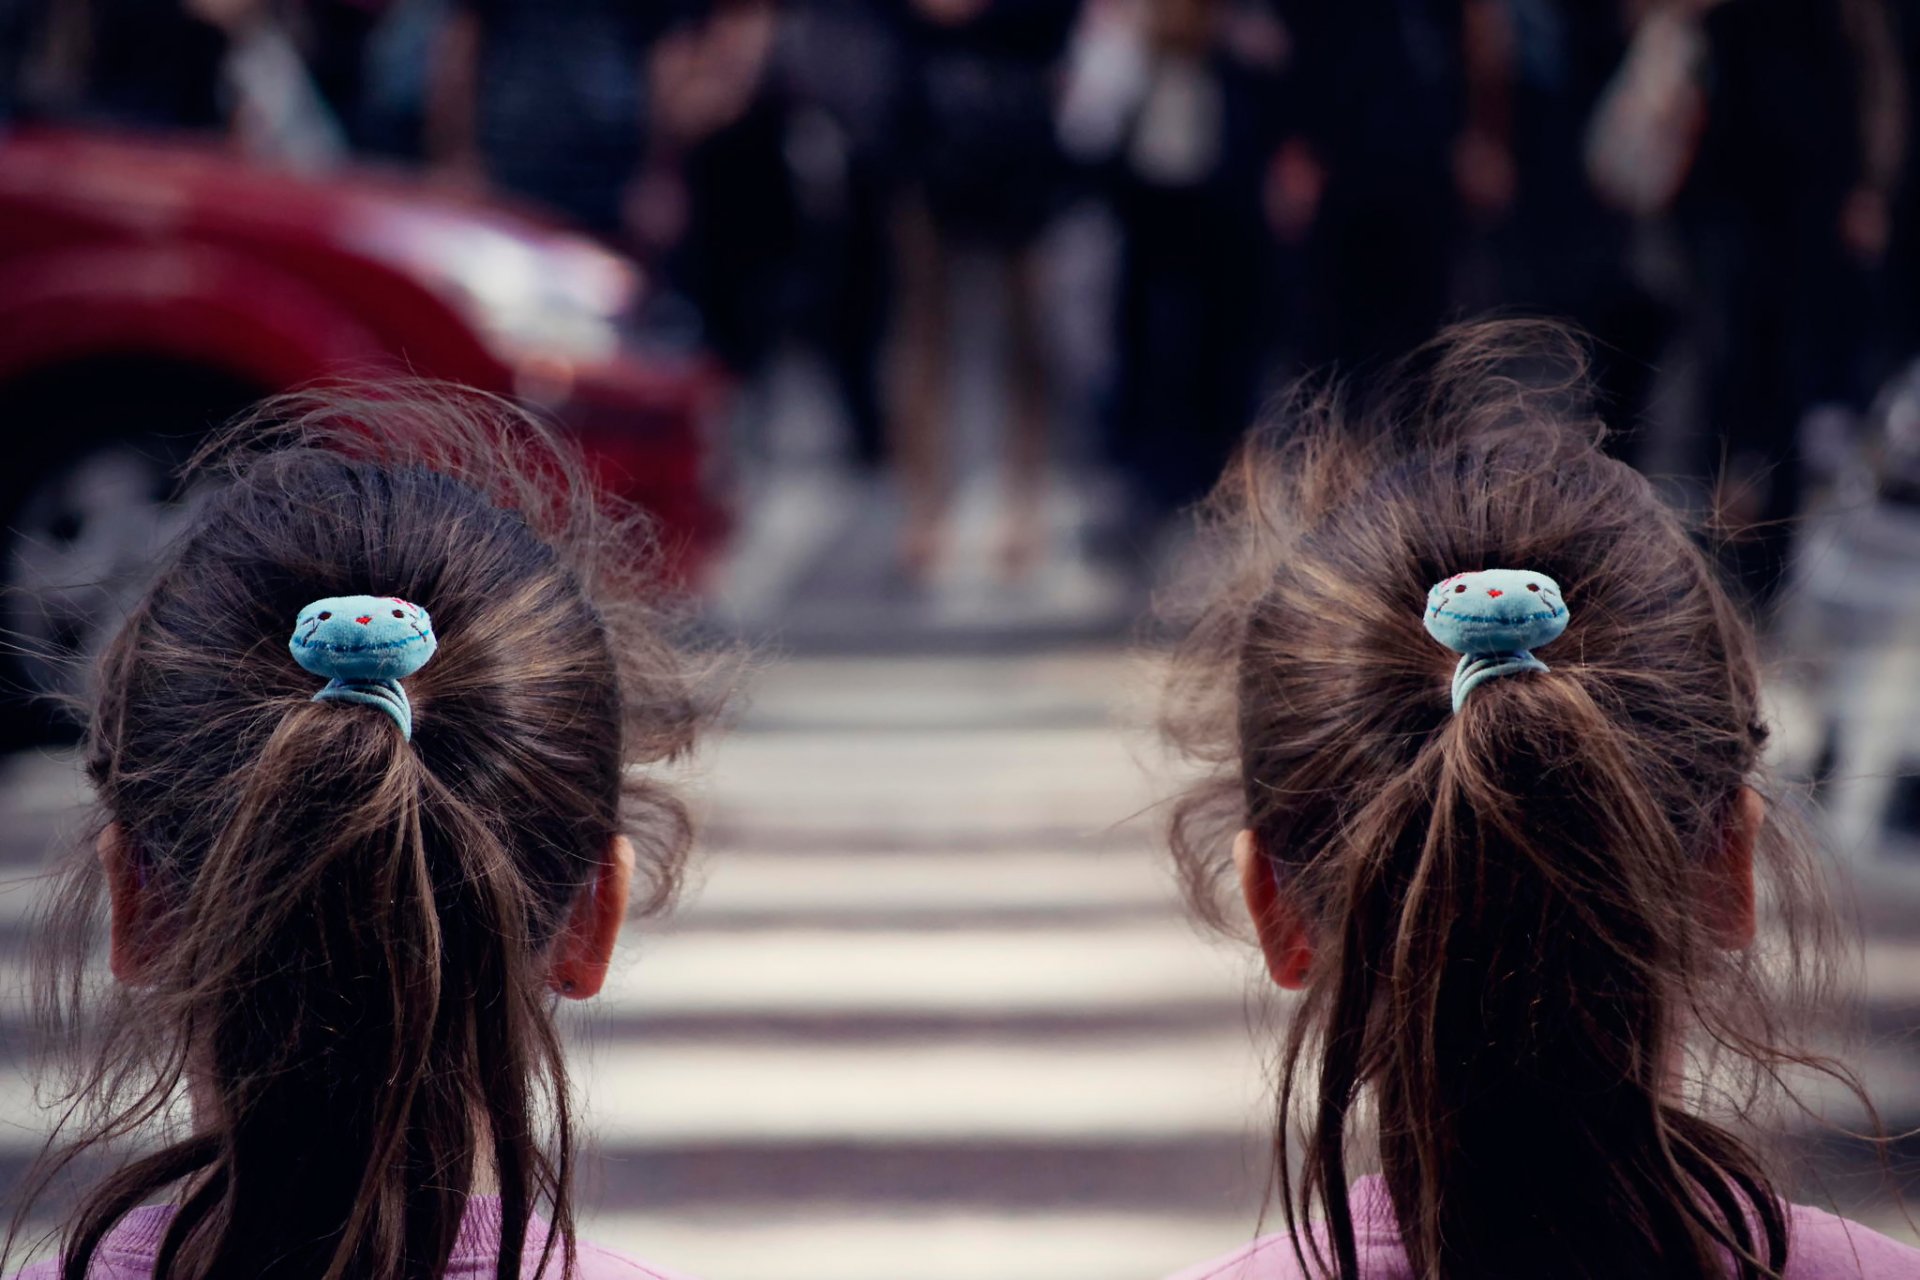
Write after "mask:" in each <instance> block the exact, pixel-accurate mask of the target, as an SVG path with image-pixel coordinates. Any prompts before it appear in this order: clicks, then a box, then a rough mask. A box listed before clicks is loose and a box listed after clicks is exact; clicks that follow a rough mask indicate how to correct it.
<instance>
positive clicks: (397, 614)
mask: <svg viewBox="0 0 1920 1280" xmlns="http://www.w3.org/2000/svg"><path fill="white" fill-rule="evenodd" d="M393 616H394V617H396V618H404V617H406V616H407V615H406V614H404V613H402V612H401V611H400V610H398V609H395V610H394V611H393Z"/></svg>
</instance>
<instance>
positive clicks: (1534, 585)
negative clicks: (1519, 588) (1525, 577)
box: [1527, 582, 1540, 591]
mask: <svg viewBox="0 0 1920 1280" xmlns="http://www.w3.org/2000/svg"><path fill="white" fill-rule="evenodd" d="M1539 589H1540V584H1539V583H1537V582H1529V583H1528V584H1527V590H1529V591H1538V590H1539Z"/></svg>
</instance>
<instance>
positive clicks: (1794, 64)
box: [1676, 0, 1906, 604]
mask: <svg viewBox="0 0 1920 1280" xmlns="http://www.w3.org/2000/svg"><path fill="white" fill-rule="evenodd" d="M1691 2H1692V3H1693V4H1695V6H1696V8H1704V13H1702V14H1701V15H1700V17H1699V19H1698V21H1699V23H1700V26H1701V30H1702V33H1703V36H1704V47H1705V59H1706V61H1705V66H1704V68H1703V72H1704V76H1703V80H1702V83H1703V85H1704V110H1705V124H1704V128H1703V131H1702V134H1701V140H1700V146H1699V153H1698V157H1697V159H1696V160H1695V162H1694V164H1693V166H1692V170H1691V172H1690V173H1689V175H1688V177H1687V181H1686V185H1685V187H1684V188H1683V189H1682V190H1681V192H1680V194H1679V198H1678V201H1677V204H1676V215H1677V217H1678V220H1679V223H1680V225H1681V227H1682V228H1683V230H1684V233H1685V236H1686V242H1687V247H1688V254H1689V258H1690V266H1691V269H1692V272H1693V280H1694V289H1695V294H1696V301H1697V312H1696V315H1695V317H1694V329H1695V333H1696V339H1697V343H1698V347H1699V350H1700V352H1701V355H1702V360H1703V366H1704V368H1703V372H1704V381H1705V388H1704V391H1705V400H1706V419H1707V422H1706V425H1707V430H1706V432H1705V433H1703V434H1702V436H1701V437H1700V439H1699V441H1698V443H1697V446H1696V448H1695V451H1694V457H1693V461H1692V463H1691V464H1690V466H1689V468H1688V469H1689V471H1690V472H1691V473H1692V474H1694V475H1697V476H1700V477H1706V478H1710V479H1711V480H1712V482H1713V483H1715V484H1716V486H1717V493H1716V500H1715V504H1714V505H1715V508H1716V510H1717V511H1718V512H1719V514H1720V515H1721V517H1722V518H1723V519H1724V520H1725V521H1726V522H1727V523H1728V525H1729V526H1730V529H1731V530H1732V531H1733V532H1734V533H1735V535H1736V536H1735V538H1734V539H1733V541H1732V543H1731V545H1730V554H1731V556H1732V560H1733V563H1734V566H1735V568H1736V570H1737V572H1738V574H1739V577H1740V579H1741V581H1742V583H1743V584H1744V586H1745V588H1746V590H1747V591H1748V593H1749V595H1751V596H1752V597H1753V599H1754V600H1756V601H1758V602H1760V603H1762V604H1764V603H1767V602H1768V601H1770V599H1771V597H1772V594H1773V592H1774V591H1775V589H1776V588H1777V587H1778V586H1779V584H1780V583H1781V581H1782V580H1783V574H1784V571H1785V567H1786V562H1787V557H1788V555H1789V553H1790V550H1791V547H1792V538H1793V521H1794V518H1795V517H1796V516H1797V515H1798V514H1799V511H1800V506H1801V501H1802V493H1803V468H1802V459H1801V456H1800V446H1799V440H1798V434H1799V429H1800V425H1801V420H1802V418H1803V417H1804V415H1805V414H1806V412H1807V410H1808V409H1810V408H1811V407H1813V406H1815V405H1818V404H1837V405H1845V406H1849V407H1851V408H1853V409H1856V410H1857V409H1860V408H1863V407H1864V401H1865V396H1866V394H1867V393H1868V390H1869V383H1868V371H1866V370H1864V369H1863V368H1862V367H1861V365H1860V362H1859V357H1860V353H1861V352H1862V350H1863V349H1864V348H1865V346H1866V339H1867V336H1868V334H1869V333H1870V332H1871V330H1872V327H1873V323H1872V314H1873V313H1872V306H1871V302H1872V296H1873V295H1872V290H1871V282H1872V279H1873V276H1874V274H1875V273H1876V272H1877V271H1878V270H1879V269H1880V268H1881V265H1882V263H1883V261H1884V257H1885V254H1886V251H1887V248H1888V244H1889V240H1890V236H1891V231H1892V221H1891V207H1892V205H1891V202H1892V200H1893V197H1894V194H1895V192H1896V189H1897V185H1898V183H1899V180H1900V177H1901V174H1900V164H1901V161H1902V159H1903V156H1904V152H1905V145H1906V144H1905V140H1904V137H1903V132H1904V125H1905V113H1906V107H1905V103H1904V101H1903V98H1904V94H1905V86H1904V84H1903V81H1902V76H1901V70H1900V66H1899V63H1898V59H1897V54H1896V52H1895V46H1894V43H1893V33H1892V29H1891V26H1890V23H1889V19H1888V14H1887V10H1886V8H1885V5H1884V3H1883V0H1839V2H1838V3H1834V2H1832V0H1741V2H1740V3H1737V4H1713V3H1711V0H1691Z"/></svg>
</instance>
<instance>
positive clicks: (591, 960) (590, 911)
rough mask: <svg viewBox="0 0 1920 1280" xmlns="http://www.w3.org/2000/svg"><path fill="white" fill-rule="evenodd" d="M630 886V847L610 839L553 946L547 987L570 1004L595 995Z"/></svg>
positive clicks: (609, 960) (603, 978)
mask: <svg viewBox="0 0 1920 1280" xmlns="http://www.w3.org/2000/svg"><path fill="white" fill-rule="evenodd" d="M632 885H633V841H631V840H629V839H627V838H626V837H625V836H615V837H614V838H613V841H612V843H610V844H609V845H608V846H607V860H606V861H605V862H602V863H601V864H600V870H599V871H598V872H597V873H596V874H595V875H594V877H593V881H592V883H590V884H588V885H587V887H586V888H585V889H584V890H583V891H582V892H581V894H580V896H579V898H577V899H576V900H575V901H574V904H573V914H572V915H571V916H570V917H569V918H568V920H567V927H566V928H565V929H563V930H562V931H561V933H560V936H559V938H558V939H556V940H555V941H554V944H553V965H552V967H551V968H550V969H548V970H547V985H548V986H549V987H552V988H553V990H554V991H556V992H558V993H559V994H560V995H563V996H565V997H567V998H568V999H569V1000H585V999H587V998H588V997H589V996H596V995H599V994H600V988H601V987H603V986H605V985H606V983H607V966H608V965H609V964H611V963H612V961H613V944H614V940H615V939H616V938H618V937H619V936H620V925H621V922H622V921H624V920H625V919H626V918H627V892H628V890H629V889H630V888H631V887H632Z"/></svg>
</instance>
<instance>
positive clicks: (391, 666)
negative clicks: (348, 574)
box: [287, 596, 440, 740]
mask: <svg viewBox="0 0 1920 1280" xmlns="http://www.w3.org/2000/svg"><path fill="white" fill-rule="evenodd" d="M439 647H440V642H439V641H437V640H435V639H434V638H433V619H432V618H430V617H428V616H427V611H426V610H425V609H422V608H421V607H420V606H419V605H417V604H409V603H408V602H407V601H405V600H401V599H398V598H397V597H394V596H328V597H327V598H326V599H324V600H315V601H314V602H313V603H312V604H310V605H308V606H307V607H306V608H304V609H302V610H301V611H300V617H299V620H298V621H296V622H295V623H294V624H293V638H292V639H291V640H289V641H287V649H288V650H289V651H290V652H291V653H292V654H293V660H294V661H295V662H297V663H299V664H300V665H301V666H303V667H305V668H306V669H307V670H309V671H311V672H313V674H315V675H317V676H326V677H328V679H327V684H326V687H325V688H323V689H321V690H320V692H318V693H316V694H314V695H313V700H314V701H315V702H357V703H360V704H361V705H362V706H368V707H378V708H380V710H382V711H384V712H386V713H387V714H388V715H390V716H392V717H393V722H394V723H395V724H397V725H399V726H400V734H401V736H402V737H404V738H407V739H409V740H411V739H412V737H413V704H412V703H410V702H408V701H407V691H406V690H405V689H402V688H401V687H400V681H401V678H402V677H404V676H410V675H412V674H413V673H414V672H416V671H418V670H419V669H420V668H421V667H424V666H425V665H427V659H428V658H431V657H432V656H433V651H434V650H435V649H437V648H439Z"/></svg>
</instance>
